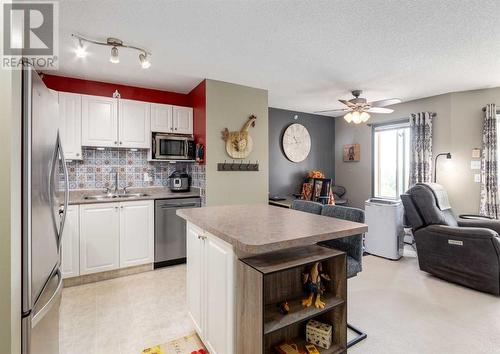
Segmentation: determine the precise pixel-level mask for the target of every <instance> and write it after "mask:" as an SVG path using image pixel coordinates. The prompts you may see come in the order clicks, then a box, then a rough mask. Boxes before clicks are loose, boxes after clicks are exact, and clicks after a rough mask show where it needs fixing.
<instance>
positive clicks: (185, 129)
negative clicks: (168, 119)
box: [172, 106, 193, 134]
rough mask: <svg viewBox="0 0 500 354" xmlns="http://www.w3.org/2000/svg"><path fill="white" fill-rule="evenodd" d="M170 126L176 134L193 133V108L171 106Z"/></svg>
mask: <svg viewBox="0 0 500 354" xmlns="http://www.w3.org/2000/svg"><path fill="white" fill-rule="evenodd" d="M172 128H173V133H176V134H193V109H192V108H191V107H180V106H173V107H172Z"/></svg>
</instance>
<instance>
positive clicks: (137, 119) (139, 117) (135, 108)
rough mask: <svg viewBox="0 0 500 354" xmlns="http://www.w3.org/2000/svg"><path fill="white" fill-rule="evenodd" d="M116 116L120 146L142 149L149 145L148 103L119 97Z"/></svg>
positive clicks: (149, 117) (149, 120) (149, 118)
mask: <svg viewBox="0 0 500 354" xmlns="http://www.w3.org/2000/svg"><path fill="white" fill-rule="evenodd" d="M118 117H119V119H118V127H119V134H118V137H119V140H118V145H119V146H120V147H127V148H144V149H147V148H150V147H151V141H150V140H151V116H150V104H149V103H147V102H140V101H132V100H122V99H120V105H119V108H118Z"/></svg>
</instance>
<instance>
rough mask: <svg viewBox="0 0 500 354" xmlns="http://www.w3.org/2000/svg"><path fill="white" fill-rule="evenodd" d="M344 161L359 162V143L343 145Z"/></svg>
mask: <svg viewBox="0 0 500 354" xmlns="http://www.w3.org/2000/svg"><path fill="white" fill-rule="evenodd" d="M344 162H359V144H349V145H344Z"/></svg>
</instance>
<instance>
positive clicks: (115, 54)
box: [109, 47, 120, 64]
mask: <svg viewBox="0 0 500 354" xmlns="http://www.w3.org/2000/svg"><path fill="white" fill-rule="evenodd" d="M109 61H110V62H112V63H113V64H118V63H119V62H120V57H119V56H118V48H116V47H113V48H111V56H110V57H109Z"/></svg>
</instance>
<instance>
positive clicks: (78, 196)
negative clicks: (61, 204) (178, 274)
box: [69, 187, 200, 205]
mask: <svg viewBox="0 0 500 354" xmlns="http://www.w3.org/2000/svg"><path fill="white" fill-rule="evenodd" d="M128 193H144V194H147V195H146V196H141V197H131V198H108V199H101V200H95V199H84V198H85V196H89V195H100V194H105V193H104V192H103V190H101V189H79V190H72V191H70V192H69V204H70V205H73V204H95V203H116V202H131V201H135V200H154V199H174V198H190V197H191V198H192V197H199V196H200V191H199V189H198V188H195V187H191V190H190V191H189V192H171V191H170V189H169V188H167V187H147V188H130V189H128Z"/></svg>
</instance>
